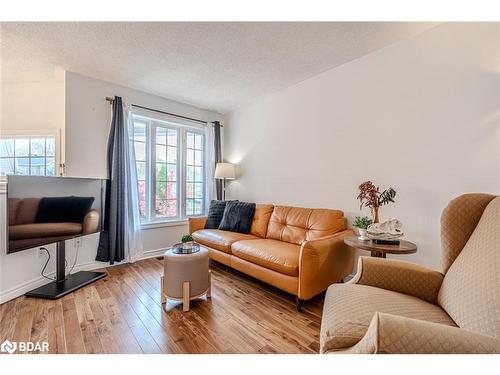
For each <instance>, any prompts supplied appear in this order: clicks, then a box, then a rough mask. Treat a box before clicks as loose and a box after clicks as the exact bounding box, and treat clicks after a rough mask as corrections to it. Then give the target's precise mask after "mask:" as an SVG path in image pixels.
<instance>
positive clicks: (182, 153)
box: [177, 128, 187, 219]
mask: <svg viewBox="0 0 500 375" xmlns="http://www.w3.org/2000/svg"><path fill="white" fill-rule="evenodd" d="M179 131H180V135H181V136H180V147H179V152H178V155H179V156H178V158H179V173H180V178H179V179H178V182H177V189H178V191H180V192H181V194H180V196H179V199H180V202H179V205H178V206H179V215H180V218H181V219H184V218H185V217H186V216H187V215H186V129H184V128H181V129H179Z"/></svg>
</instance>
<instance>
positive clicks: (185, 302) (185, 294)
mask: <svg viewBox="0 0 500 375" xmlns="http://www.w3.org/2000/svg"><path fill="white" fill-rule="evenodd" d="M189 289H190V288H189V281H184V283H183V284H182V311H189Z"/></svg>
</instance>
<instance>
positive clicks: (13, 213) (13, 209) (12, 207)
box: [8, 198, 21, 225]
mask: <svg viewBox="0 0 500 375" xmlns="http://www.w3.org/2000/svg"><path fill="white" fill-rule="evenodd" d="M8 203H9V225H15V224H16V217H17V211H18V210H19V205H20V204H21V199H20V198H9V200H8Z"/></svg>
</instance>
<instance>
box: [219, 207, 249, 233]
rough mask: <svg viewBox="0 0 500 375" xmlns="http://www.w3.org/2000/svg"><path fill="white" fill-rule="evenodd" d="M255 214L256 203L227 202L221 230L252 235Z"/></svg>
mask: <svg viewBox="0 0 500 375" xmlns="http://www.w3.org/2000/svg"><path fill="white" fill-rule="evenodd" d="M254 214H255V203H247V202H238V201H230V202H227V204H226V208H225V209H224V216H223V217H222V221H221V222H220V225H219V229H221V230H228V231H231V232H238V233H250V228H251V227H252V221H253V215H254Z"/></svg>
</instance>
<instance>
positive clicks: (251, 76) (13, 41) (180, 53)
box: [1, 22, 436, 113]
mask: <svg viewBox="0 0 500 375" xmlns="http://www.w3.org/2000/svg"><path fill="white" fill-rule="evenodd" d="M435 25H436V24H434V23H405V22H399V23H390V22H329V23H311V22H302V23H293V22H284V23H273V22H265V23H238V22H231V23H219V22H217V23H215V22H213V23H210V22H203V23H190V22H177V23H167V22H156V23H155V22H145V23H132V22H127V23H120V22H107V23H106V22H98V23H97V22H95V23H88V22H81V23H76V22H75V23H66V22H65V23H2V25H1V27H2V51H1V52H2V80H3V81H40V80H54V79H57V75H55V73H54V72H55V71H58V70H60V69H63V70H69V71H72V72H76V73H80V74H83V75H87V76H90V77H94V78H98V79H102V80H105V81H109V82H114V83H117V84H121V85H124V86H128V87H132V88H135V89H139V90H142V91H145V92H148V93H152V94H156V95H160V96H163V97H167V98H170V99H175V100H178V101H182V102H185V103H189V104H193V105H196V106H198V107H201V108H205V109H211V110H215V111H218V112H222V113H225V112H229V111H231V110H233V109H235V108H236V107H238V106H240V105H242V104H243V103H245V102H248V101H249V100H251V99H252V98H254V97H256V96H259V95H262V94H266V93H268V92H272V91H275V90H279V89H281V88H284V87H287V86H289V85H292V84H294V83H297V82H300V81H302V80H304V79H307V78H309V77H312V76H314V75H316V74H319V73H321V72H323V71H326V70H329V69H331V68H333V67H336V66H338V65H341V64H344V63H346V62H348V61H350V60H353V59H356V58H358V57H361V56H363V55H366V54H367V53H370V52H372V51H374V50H377V49H380V48H383V47H385V46H387V45H389V44H392V43H394V42H397V41H399V40H401V39H404V38H408V37H411V36H414V35H416V34H418V33H421V32H423V31H425V30H427V29H429V28H431V27H433V26H435Z"/></svg>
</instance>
